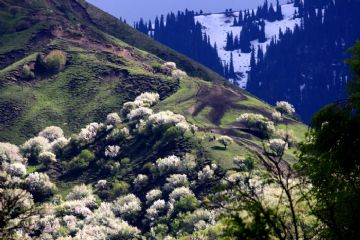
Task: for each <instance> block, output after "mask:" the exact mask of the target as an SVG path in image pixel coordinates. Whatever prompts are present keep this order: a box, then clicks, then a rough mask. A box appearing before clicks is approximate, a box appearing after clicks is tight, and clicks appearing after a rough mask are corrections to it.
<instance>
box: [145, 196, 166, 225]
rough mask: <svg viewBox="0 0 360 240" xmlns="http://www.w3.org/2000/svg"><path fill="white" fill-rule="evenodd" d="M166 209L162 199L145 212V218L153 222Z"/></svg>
mask: <svg viewBox="0 0 360 240" xmlns="http://www.w3.org/2000/svg"><path fill="white" fill-rule="evenodd" d="M166 209H167V206H166V202H165V200H163V199H159V200H156V201H155V202H154V203H153V204H152V205H151V206H150V207H149V208H148V209H147V210H146V217H147V218H149V219H150V220H152V221H154V220H155V219H156V218H157V217H158V216H159V215H160V214H161V213H163V212H165V211H166Z"/></svg>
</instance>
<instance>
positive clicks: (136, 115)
mask: <svg viewBox="0 0 360 240" xmlns="http://www.w3.org/2000/svg"><path fill="white" fill-rule="evenodd" d="M151 114H153V111H152V110H151V109H150V108H148V107H139V108H135V109H133V110H131V111H130V113H129V114H128V115H127V118H128V119H129V120H131V121H133V120H140V119H147V118H148V117H149V116H150V115H151Z"/></svg>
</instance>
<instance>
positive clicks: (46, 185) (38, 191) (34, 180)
mask: <svg viewBox="0 0 360 240" xmlns="http://www.w3.org/2000/svg"><path fill="white" fill-rule="evenodd" d="M25 184H26V187H27V189H28V191H29V192H30V193H32V194H33V196H34V197H35V198H36V199H37V200H43V199H44V198H47V197H49V196H51V195H52V194H53V193H54V191H55V190H56V186H55V184H54V183H52V182H51V181H50V178H49V176H48V175H46V174H45V173H38V172H34V173H31V174H29V176H27V177H26V179H25Z"/></svg>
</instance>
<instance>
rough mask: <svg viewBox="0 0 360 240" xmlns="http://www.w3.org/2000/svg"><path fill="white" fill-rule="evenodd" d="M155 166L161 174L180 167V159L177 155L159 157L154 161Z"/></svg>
mask: <svg viewBox="0 0 360 240" xmlns="http://www.w3.org/2000/svg"><path fill="white" fill-rule="evenodd" d="M156 165H157V168H158V170H159V172H160V174H161V175H164V174H167V173H170V172H175V171H177V170H178V169H179V168H180V167H181V160H180V158H179V157H177V156H174V155H172V156H169V157H166V158H160V159H158V160H157V161H156Z"/></svg>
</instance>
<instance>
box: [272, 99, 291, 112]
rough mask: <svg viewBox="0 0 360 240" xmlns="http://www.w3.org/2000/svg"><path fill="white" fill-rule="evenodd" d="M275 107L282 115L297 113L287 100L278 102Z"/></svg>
mask: <svg viewBox="0 0 360 240" xmlns="http://www.w3.org/2000/svg"><path fill="white" fill-rule="evenodd" d="M275 108H276V110H277V111H278V112H280V113H281V114H282V115H293V114H294V113H295V108H294V106H293V105H292V104H290V103H288V102H286V101H280V102H276V107H275Z"/></svg>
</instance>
